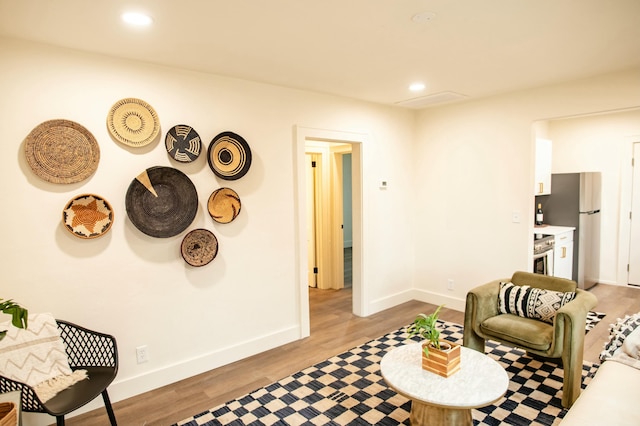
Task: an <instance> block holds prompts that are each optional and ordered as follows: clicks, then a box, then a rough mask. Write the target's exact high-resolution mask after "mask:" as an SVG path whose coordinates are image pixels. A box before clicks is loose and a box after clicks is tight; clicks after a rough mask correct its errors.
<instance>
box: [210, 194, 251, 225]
mask: <svg viewBox="0 0 640 426" xmlns="http://www.w3.org/2000/svg"><path fill="white" fill-rule="evenodd" d="M241 208H242V203H241V202H240V197H239V196H238V193H237V192H236V191H234V190H233V189H231V188H220V189H216V190H215V191H213V192H212V193H211V195H210V196H209V202H208V203H207V209H208V210H209V215H211V218H212V219H213V220H215V221H216V222H218V223H229V222H231V221H232V220H233V219H235V218H236V217H238V215H239V214H240V209H241Z"/></svg>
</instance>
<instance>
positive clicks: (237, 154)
mask: <svg viewBox="0 0 640 426" xmlns="http://www.w3.org/2000/svg"><path fill="white" fill-rule="evenodd" d="M208 159H209V167H211V170H213V173H215V175H216V176H218V177H219V178H221V179H226V180H236V179H240V178H241V177H242V176H244V175H246V174H247V172H248V171H249V167H251V148H249V144H248V143H247V141H245V140H244V138H243V137H242V136H240V135H237V134H235V133H233V132H222V133H220V134H219V135H218V136H216V137H215V138H213V140H212V141H211V143H210V144H209V157H208Z"/></svg>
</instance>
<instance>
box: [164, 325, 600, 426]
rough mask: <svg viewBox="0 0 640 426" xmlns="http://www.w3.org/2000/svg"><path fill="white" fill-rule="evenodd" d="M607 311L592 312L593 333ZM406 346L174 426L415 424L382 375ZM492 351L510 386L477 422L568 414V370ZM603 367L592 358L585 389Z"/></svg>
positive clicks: (455, 328) (507, 350) (345, 359)
mask: <svg viewBox="0 0 640 426" xmlns="http://www.w3.org/2000/svg"><path fill="white" fill-rule="evenodd" d="M603 317H604V314H597V313H593V314H592V315H590V318H589V319H588V321H587V322H588V324H587V332H588V330H590V329H591V328H593V326H595V324H597V322H598V321H600V320H601V319H602V318H603ZM439 323H440V324H441V330H442V332H441V337H442V338H444V339H446V340H449V341H451V342H455V343H460V344H461V343H462V326H460V325H458V324H453V323H449V322H442V321H439ZM404 344H407V333H406V329H405V328H402V329H400V330H397V331H395V332H392V333H389V334H387V335H385V336H382V337H380V338H378V339H376V340H373V341H371V342H368V343H366V344H364V345H362V346H358V347H356V348H353V349H352V350H350V351H347V352H345V353H342V354H340V355H336V356H334V357H332V358H330V359H328V360H326V361H323V362H321V363H319V364H316V365H314V366H312V367H309V368H307V369H305V370H303V371H300V372H297V373H295V374H293V375H291V376H289V377H286V378H284V379H282V380H280V381H278V382H276V383H272V384H270V385H268V386H265V387H263V388H261V389H258V390H255V391H253V392H251V393H249V394H247V395H244V396H242V397H240V398H237V399H235V400H233V401H229V402H228V403H226V404H223V405H220V406H218V407H215V408H212V409H211V410H208V411H205V412H204V413H200V414H198V415H196V416H193V417H191V418H188V419H185V420H183V421H181V422H178V423H177V424H176V425H174V426H202V425H205V426H214V425H233V426H245V425H250V426H267V425H278V426H286V425H290V426H298V425H305V426H307V425H336V426H337V425H349V426H360V425H362V426H364V425H384V426H387V425H389V426H391V425H408V424H409V411H410V409H411V402H410V401H409V400H407V399H406V398H405V397H403V396H401V395H398V394H397V393H396V392H394V391H393V390H391V389H390V388H389V387H388V386H387V385H386V383H385V381H384V379H383V378H382V376H381V375H380V360H381V359H382V356H384V354H386V353H387V352H388V351H389V350H390V349H391V348H394V347H396V346H401V345H404ZM487 350H488V352H487V354H488V355H489V356H490V357H492V358H494V359H495V360H497V361H498V362H499V363H500V364H501V365H502V366H503V367H504V368H505V370H506V371H507V374H508V375H509V379H510V381H509V389H508V390H507V393H506V394H505V397H504V398H503V399H501V400H500V401H498V402H497V403H496V404H494V405H490V406H487V407H483V408H480V409H475V410H473V423H474V425H503V424H508V425H552V424H553V422H554V420H556V418H559V417H560V418H561V417H564V414H565V413H566V410H564V409H563V408H562V405H561V397H562V395H561V390H562V377H563V371H562V369H561V368H559V367H558V366H557V365H556V364H551V363H545V362H541V361H538V360H535V359H532V358H530V357H528V356H527V355H526V354H525V352H524V351H522V350H520V349H514V348H511V347H509V346H505V345H501V344H498V343H496V342H493V341H488V342H487ZM597 367H598V365H594V364H592V363H586V362H585V364H584V365H583V373H582V374H583V384H582V386H583V388H584V387H586V385H587V384H588V382H589V381H590V380H591V377H593V374H595V372H596V370H597Z"/></svg>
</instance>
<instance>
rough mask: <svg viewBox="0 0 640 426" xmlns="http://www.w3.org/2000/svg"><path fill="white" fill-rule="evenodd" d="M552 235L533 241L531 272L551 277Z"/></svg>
mask: <svg viewBox="0 0 640 426" xmlns="http://www.w3.org/2000/svg"><path fill="white" fill-rule="evenodd" d="M554 244H555V239H554V237H553V235H547V236H544V237H542V238H539V239H535V240H534V241H533V272H534V273H535V274H542V275H553V247H554Z"/></svg>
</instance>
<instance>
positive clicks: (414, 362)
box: [380, 343, 509, 408]
mask: <svg viewBox="0 0 640 426" xmlns="http://www.w3.org/2000/svg"><path fill="white" fill-rule="evenodd" d="M460 349H461V353H460V357H461V359H460V371H458V372H457V373H455V374H453V375H452V376H451V377H448V378H447V377H441V376H438V375H437V374H434V373H431V372H429V371H425V370H423V369H422V361H421V356H422V347H421V344H420V343H411V344H408V345H404V346H400V347H398V348H395V349H393V350H391V351H390V352H388V353H387V354H386V355H385V356H384V357H382V360H381V361H380V370H381V372H382V377H384V379H385V381H386V382H387V384H388V385H389V386H391V387H392V388H393V389H395V390H396V391H397V392H399V393H400V394H402V395H404V396H406V397H407V398H410V399H414V400H418V401H422V402H425V403H427V404H430V405H435V406H440V407H448V408H478V407H484V406H487V405H490V404H493V403H494V402H496V401H497V400H499V399H500V398H502V396H503V395H504V394H505V392H506V391H507V388H508V386H509V376H508V375H507V372H506V371H505V370H504V368H502V366H501V365H500V364H498V362H497V361H495V360H493V359H492V358H490V357H488V356H487V355H485V354H482V353H480V352H478V351H475V350H473V349H469V348H465V347H461V348H460Z"/></svg>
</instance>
